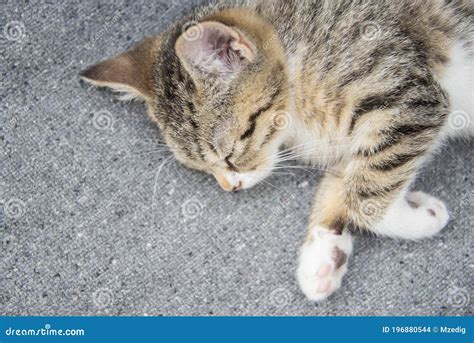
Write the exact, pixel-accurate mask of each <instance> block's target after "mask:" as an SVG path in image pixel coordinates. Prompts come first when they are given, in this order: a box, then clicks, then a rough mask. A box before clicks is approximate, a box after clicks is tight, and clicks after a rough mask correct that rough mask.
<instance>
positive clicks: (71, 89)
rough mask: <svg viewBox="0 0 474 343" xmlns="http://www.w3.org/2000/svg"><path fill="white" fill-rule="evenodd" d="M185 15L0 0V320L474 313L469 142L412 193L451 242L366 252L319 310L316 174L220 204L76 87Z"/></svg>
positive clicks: (171, 7)
mask: <svg viewBox="0 0 474 343" xmlns="http://www.w3.org/2000/svg"><path fill="white" fill-rule="evenodd" d="M190 6H191V3H190V2H189V1H188V2H177V1H175V2H169V1H153V2H152V1H127V2H123V1H113V2H112V1H110V2H109V1H68V2H57V1H47V2H37V1H5V0H3V1H0V7H1V11H0V19H1V21H0V23H1V31H0V51H1V53H0V72H1V90H0V100H1V101H0V111H1V118H0V119H1V125H0V127H1V131H0V158H1V163H0V177H1V181H0V202H1V204H0V205H1V206H0V209H1V210H0V221H1V222H0V225H1V227H0V241H1V244H2V245H1V250H0V315H467V314H472V298H473V296H472V288H471V285H472V281H473V279H472V271H473V261H472V249H471V248H472V218H473V207H472V202H473V173H472V166H473V158H472V156H473V155H472V151H473V143H472V142H471V143H467V142H457V143H453V144H451V145H450V146H448V147H445V148H444V149H442V151H441V152H440V153H439V154H438V155H437V156H436V157H435V158H434V159H433V161H432V163H431V164H430V165H429V166H427V167H426V168H425V169H424V170H423V172H422V173H421V175H420V177H419V179H418V181H417V183H416V185H415V188H417V189H420V190H423V191H426V192H429V193H431V194H433V195H436V196H438V197H440V198H441V199H443V200H444V201H446V203H447V205H448V207H449V208H450V211H451V214H452V220H451V221H450V223H449V225H448V227H447V228H446V229H445V230H444V231H443V232H442V233H441V234H440V235H438V236H437V237H435V238H433V239H430V240H426V241H422V242H407V241H396V240H390V239H384V238H375V237H370V236H361V237H358V238H357V240H356V243H355V253H354V255H353V258H352V259H351V261H350V265H349V272H348V274H347V276H346V277H345V280H344V285H343V286H342V288H341V289H340V291H339V292H337V293H336V294H335V295H334V296H332V297H331V298H329V299H328V300H327V301H326V302H324V303H320V304H312V303H309V302H308V301H306V300H305V298H304V297H303V295H302V294H301V293H300V291H299V290H298V287H297V284H296V281H295V277H294V273H295V268H296V256H297V251H298V247H299V246H300V244H301V242H302V241H303V238H304V236H305V228H306V224H307V219H306V218H307V217H308V215H309V212H310V207H311V202H312V197H313V193H314V189H315V187H316V186H317V184H318V181H319V179H320V177H321V172H319V171H317V170H299V169H293V170H290V171H291V172H292V173H293V175H288V176H285V177H282V176H279V177H272V178H270V179H269V180H268V181H269V182H270V183H271V184H272V185H273V186H269V185H267V184H262V185H259V186H256V187H255V188H252V189H250V190H247V191H244V192H240V193H238V194H229V193H226V192H224V191H222V190H221V189H220V188H219V187H218V186H217V184H216V182H215V181H214V180H213V179H212V178H211V177H210V176H208V175H204V174H201V173H198V172H195V171H191V170H187V169H185V168H184V167H182V166H181V165H179V164H178V163H177V162H175V161H174V160H173V159H172V158H170V156H171V155H170V153H169V152H168V151H167V150H166V149H165V148H164V147H163V146H161V145H160V144H159V143H158V139H159V132H158V129H157V128H156V127H155V126H154V125H153V124H152V122H151V121H150V120H149V119H148V118H147V116H146V114H145V109H144V107H143V106H142V105H140V104H138V103H121V102H119V101H118V100H116V99H115V98H114V96H113V95H112V94H111V93H109V92H107V91H103V90H97V89H94V88H93V87H90V86H88V85H85V84H84V83H82V82H80V81H79V77H78V73H79V71H80V70H82V69H84V68H85V67H86V66H88V65H90V64H92V63H95V62H97V61H99V60H101V59H104V58H106V57H109V56H112V55H114V54H116V53H119V52H122V51H123V50H125V49H126V48H128V47H130V46H131V45H132V44H133V43H134V42H137V41H139V40H140V39H141V38H142V37H144V36H146V35H152V34H156V33H159V32H160V31H162V30H163V29H164V28H165V27H166V26H167V25H168V24H169V23H171V22H172V21H173V18H175V17H176V16H179V15H180V13H182V11H183V10H185V9H186V8H189V7H190Z"/></svg>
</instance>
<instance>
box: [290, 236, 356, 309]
mask: <svg viewBox="0 0 474 343" xmlns="http://www.w3.org/2000/svg"><path fill="white" fill-rule="evenodd" d="M310 235H311V236H310V238H309V240H308V242H306V243H305V244H304V245H303V247H302V248H301V252H300V257H299V265H298V270H297V273H296V274H297V278H298V283H299V285H300V287H301V290H302V291H303V293H304V294H305V295H306V297H307V298H308V299H309V300H313V301H321V300H324V299H326V298H327V297H328V296H330V295H331V294H332V293H333V292H334V291H335V290H337V289H338V288H339V287H340V286H341V280H342V277H343V276H344V274H345V273H346V271H347V260H348V257H349V255H350V254H351V252H352V240H351V238H350V236H349V234H348V233H343V234H342V235H337V234H333V233H332V232H330V231H328V230H327V229H325V228H318V227H315V228H313V229H312V231H311V233H310Z"/></svg>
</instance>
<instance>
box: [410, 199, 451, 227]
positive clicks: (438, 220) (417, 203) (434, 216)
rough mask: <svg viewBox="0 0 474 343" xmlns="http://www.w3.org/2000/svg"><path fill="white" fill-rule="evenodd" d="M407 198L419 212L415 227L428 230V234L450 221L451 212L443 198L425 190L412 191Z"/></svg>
mask: <svg viewBox="0 0 474 343" xmlns="http://www.w3.org/2000/svg"><path fill="white" fill-rule="evenodd" d="M406 198H407V201H408V203H409V204H410V206H411V207H412V208H413V209H414V210H415V211H416V212H417V220H416V225H417V227H416V228H415V229H423V230H426V232H427V235H429V236H432V235H434V234H436V233H438V232H439V231H441V229H442V228H444V227H445V226H446V224H447V223H448V220H449V213H448V210H447V209H446V206H445V205H444V204H443V202H442V201H441V200H438V199H436V198H435V197H432V196H431V195H428V194H425V193H423V192H410V193H408V194H407V197H406Z"/></svg>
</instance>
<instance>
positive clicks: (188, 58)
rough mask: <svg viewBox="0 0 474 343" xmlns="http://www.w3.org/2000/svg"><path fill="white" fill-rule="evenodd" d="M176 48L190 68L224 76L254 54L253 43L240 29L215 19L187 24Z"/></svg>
mask: <svg viewBox="0 0 474 343" xmlns="http://www.w3.org/2000/svg"><path fill="white" fill-rule="evenodd" d="M175 49H176V54H177V55H178V57H179V58H180V60H181V61H182V62H183V64H184V66H185V67H186V69H188V70H189V71H195V70H197V71H200V72H203V73H206V74H215V75H218V76H223V77H226V76H229V75H232V74H235V73H237V72H238V71H239V70H240V69H241V68H242V67H243V66H245V65H247V64H248V63H250V62H252V61H254V59H255V55H256V48H255V46H254V44H253V43H252V42H251V41H250V40H249V39H248V38H247V37H246V36H245V35H244V34H243V33H242V32H240V31H238V30H237V29H235V28H232V27H230V26H227V25H224V24H222V23H219V22H215V21H206V22H202V23H196V24H194V25H191V26H189V27H188V28H187V29H186V30H185V31H184V32H183V33H182V34H181V36H180V37H179V38H178V40H177V41H176V45H175Z"/></svg>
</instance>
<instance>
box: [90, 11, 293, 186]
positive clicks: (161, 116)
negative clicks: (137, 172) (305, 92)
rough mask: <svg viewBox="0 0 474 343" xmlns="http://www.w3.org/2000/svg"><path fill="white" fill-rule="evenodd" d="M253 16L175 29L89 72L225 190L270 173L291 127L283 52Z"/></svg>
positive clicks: (235, 16) (219, 18) (268, 29)
mask: <svg viewBox="0 0 474 343" xmlns="http://www.w3.org/2000/svg"><path fill="white" fill-rule="evenodd" d="M268 26H269V25H268V24H267V23H265V22H264V21H263V20H261V19H259V18H255V16H254V15H253V14H251V13H237V14H236V13H228V12H225V11H224V12H223V13H220V14H219V15H218V16H212V17H208V18H206V19H205V20H202V21H199V22H195V21H192V22H187V23H186V24H185V25H176V26H175V27H173V28H171V29H170V30H169V31H167V32H165V33H163V34H162V35H161V36H159V37H155V38H147V39H145V40H144V41H142V42H141V43H140V44H138V45H137V46H136V47H134V48H133V49H131V50H129V51H127V52H125V53H123V54H121V55H119V56H116V57H113V58H111V59H109V60H106V61H104V62H101V63H99V64H97V65H94V66H92V67H90V68H89V69H87V70H85V71H84V72H82V73H81V76H82V77H83V78H84V79H85V80H86V81H88V82H90V83H92V84H94V85H96V86H106V87H110V88H112V89H114V90H117V91H120V92H124V93H125V97H124V98H125V99H132V98H137V99H140V100H144V101H145V103H146V105H147V107H148V111H149V114H150V116H151V118H153V119H154V120H155V121H156V123H157V124H158V126H159V127H160V130H161V133H162V136H163V138H164V139H165V141H166V143H167V145H168V146H169V148H170V149H171V150H172V151H173V153H174V155H175V157H176V158H177V159H178V160H179V161H181V162H182V163H183V164H185V165H186V166H188V167H190V168H193V169H197V170H201V171H205V172H207V173H210V174H213V175H214V176H215V178H216V180H217V181H218V183H219V184H220V185H221V186H222V188H224V189H225V190H228V191H235V190H238V189H243V188H248V187H251V186H253V185H254V184H256V183H258V182H259V181H260V180H262V179H263V178H265V177H266V176H268V175H269V174H270V173H271V170H272V168H273V167H274V165H275V163H276V158H277V154H278V149H279V147H280V146H281V145H282V143H283V142H284V141H285V140H286V139H287V137H288V135H289V130H290V127H291V125H290V124H291V118H290V115H289V112H288V106H289V104H288V80H287V69H286V64H285V59H284V54H283V50H282V48H281V45H280V43H279V42H278V40H276V39H275V38H274V37H276V35H275V34H274V33H273V30H272V29H271V27H268Z"/></svg>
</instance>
